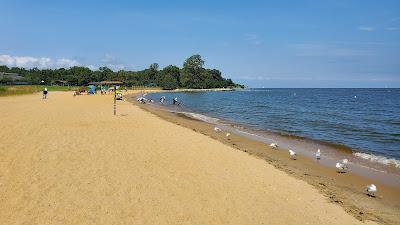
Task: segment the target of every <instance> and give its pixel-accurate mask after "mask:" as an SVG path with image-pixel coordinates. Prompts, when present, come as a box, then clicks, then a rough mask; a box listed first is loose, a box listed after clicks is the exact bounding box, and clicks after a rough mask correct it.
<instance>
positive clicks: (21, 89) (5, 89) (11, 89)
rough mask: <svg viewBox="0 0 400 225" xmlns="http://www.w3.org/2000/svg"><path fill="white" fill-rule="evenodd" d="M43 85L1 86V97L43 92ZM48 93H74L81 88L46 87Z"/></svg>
mask: <svg viewBox="0 0 400 225" xmlns="http://www.w3.org/2000/svg"><path fill="white" fill-rule="evenodd" d="M44 87H45V86H42V85H21V86H0V96H13V95H25V94H32V93H36V92H40V91H43V89H44ZM46 87H47V90H48V91H72V90H76V89H78V88H79V87H68V86H46Z"/></svg>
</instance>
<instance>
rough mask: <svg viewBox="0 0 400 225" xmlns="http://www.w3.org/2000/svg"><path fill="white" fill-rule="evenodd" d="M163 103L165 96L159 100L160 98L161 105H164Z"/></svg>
mask: <svg viewBox="0 0 400 225" xmlns="http://www.w3.org/2000/svg"><path fill="white" fill-rule="evenodd" d="M164 101H165V96H161V98H160V102H161V104H164Z"/></svg>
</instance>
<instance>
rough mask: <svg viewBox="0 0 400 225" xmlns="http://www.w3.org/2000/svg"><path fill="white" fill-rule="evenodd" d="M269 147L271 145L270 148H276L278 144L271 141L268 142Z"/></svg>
mask: <svg viewBox="0 0 400 225" xmlns="http://www.w3.org/2000/svg"><path fill="white" fill-rule="evenodd" d="M269 147H271V148H277V147H278V145H277V144H275V143H272V144H270V145H269Z"/></svg>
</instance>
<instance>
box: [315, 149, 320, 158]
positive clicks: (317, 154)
mask: <svg viewBox="0 0 400 225" xmlns="http://www.w3.org/2000/svg"><path fill="white" fill-rule="evenodd" d="M315 158H317V160H320V159H321V150H319V149H318V150H317V152H316V153H315Z"/></svg>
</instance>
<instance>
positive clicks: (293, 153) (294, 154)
mask: <svg viewBox="0 0 400 225" xmlns="http://www.w3.org/2000/svg"><path fill="white" fill-rule="evenodd" d="M289 155H290V158H291V159H293V160H296V152H295V151H293V150H290V149H289Z"/></svg>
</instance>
